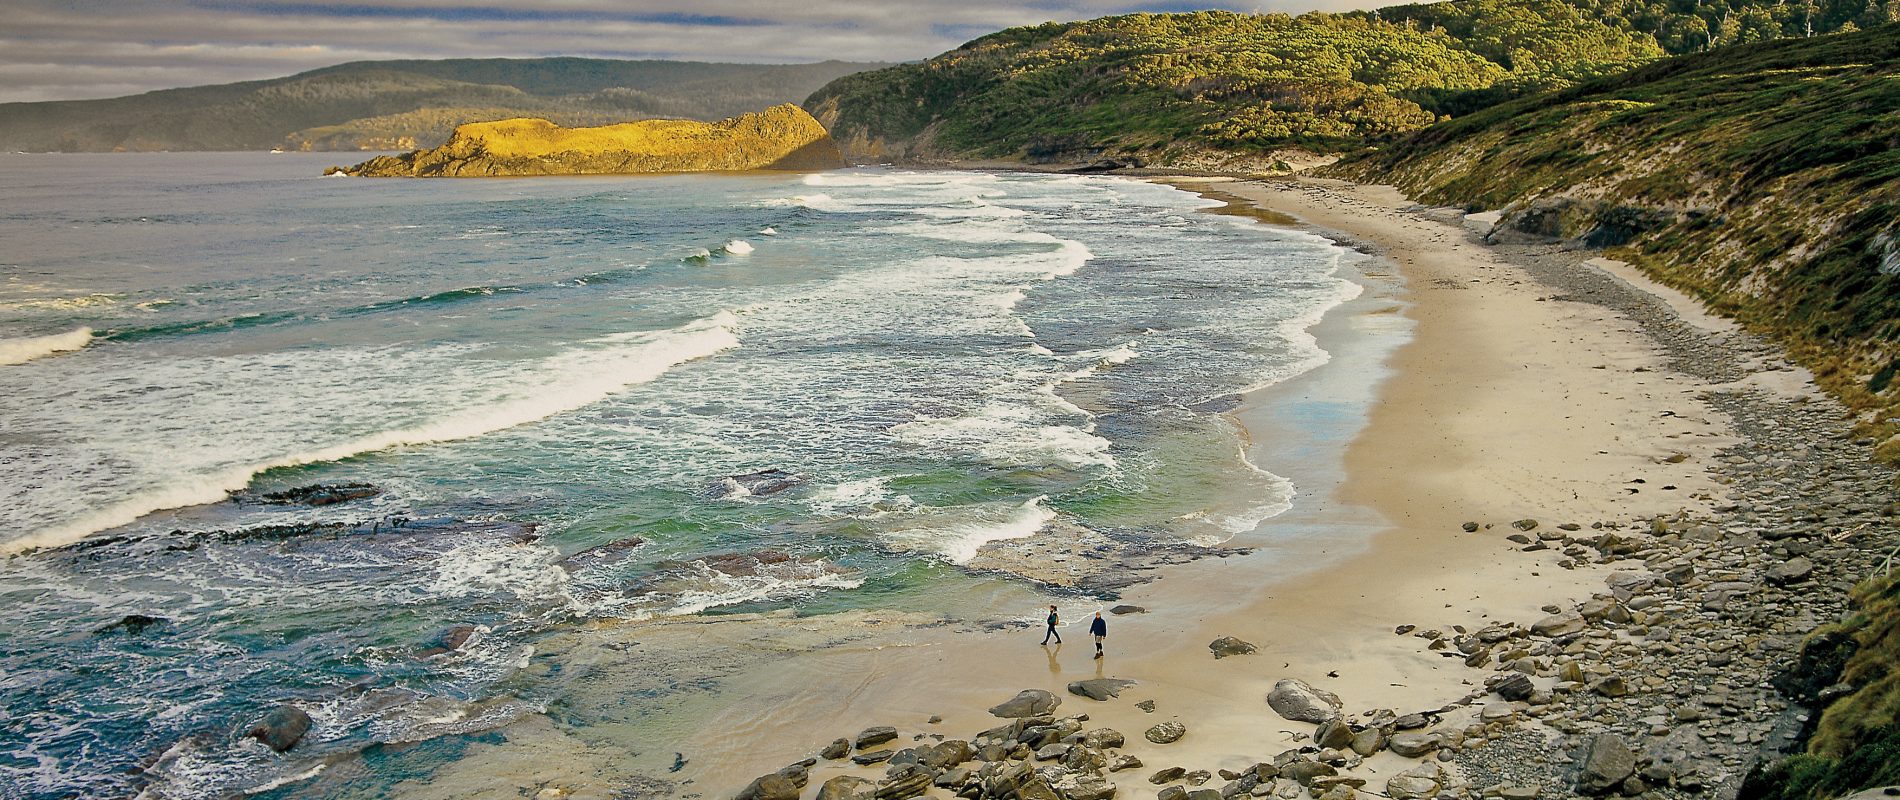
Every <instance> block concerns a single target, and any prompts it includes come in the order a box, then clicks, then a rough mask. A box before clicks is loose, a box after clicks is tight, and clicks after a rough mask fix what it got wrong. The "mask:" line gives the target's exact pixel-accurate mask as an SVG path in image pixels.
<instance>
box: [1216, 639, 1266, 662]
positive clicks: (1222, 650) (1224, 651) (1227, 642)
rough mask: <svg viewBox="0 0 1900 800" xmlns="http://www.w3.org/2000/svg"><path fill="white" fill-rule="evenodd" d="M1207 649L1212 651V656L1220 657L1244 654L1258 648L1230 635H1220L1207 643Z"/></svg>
mask: <svg viewBox="0 0 1900 800" xmlns="http://www.w3.org/2000/svg"><path fill="white" fill-rule="evenodd" d="M1207 649H1209V650H1212V651H1214V657H1215V658H1216V659H1220V658H1226V657H1228V656H1244V655H1247V654H1249V653H1253V652H1254V651H1256V650H1258V649H1259V648H1257V647H1254V646H1253V645H1252V644H1251V643H1248V642H1243V641H1241V640H1239V639H1236V638H1234V637H1232V636H1222V637H1220V638H1219V639H1215V640H1214V641H1213V642H1211V643H1209V644H1208V645H1207Z"/></svg>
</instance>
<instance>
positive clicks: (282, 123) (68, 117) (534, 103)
mask: <svg viewBox="0 0 1900 800" xmlns="http://www.w3.org/2000/svg"><path fill="white" fill-rule="evenodd" d="M883 66H886V65H884V64H870V63H851V62H843V61H826V62H822V63H817V64H790V65H771V64H767V65H761V64H717V63H701V62H687V61H618V60H608V59H593V58H533V59H502V58H493V59H448V60H439V61H359V62H353V63H349V64H340V65H337V66H334V67H326V68H323V69H317V70H312V71H309V72H304V73H300V74H297V75H292V76H289V77H286V78H276V79H272V80H262V81H245V82H242V83H230V84H223V85H218V86H198V87H192V88H186V89H167V90H163V91H156V92H147V93H145V94H140V95H133V96H130V97H119V98H113V99H109V100H72V101H55V102H41V103H5V104H0V150H23V151H27V152H45V151H62V152H105V151H113V150H130V151H159V150H269V149H274V148H282V149H286V150H412V149H415V148H418V147H433V146H435V145H439V144H441V143H442V142H444V141H446V140H447V139H448V137H449V134H450V133H451V132H452V131H453V130H454V129H455V126H457V125H460V124H463V123H466V122H485V121H490V120H496V119H504V118H509V117H543V118H546V119H549V120H552V121H554V122H555V123H557V124H561V125H567V126H580V125H605V124H610V123H615V122H627V121H631V120H639V119H653V118H681V119H699V120H716V119H723V118H726V117H732V116H737V115H739V114H743V113H747V112H753V111H758V110H760V109H763V108H767V107H769V106H773V105H777V104H780V103H788V102H789V103H797V102H799V101H802V100H804V99H805V97H806V96H808V95H810V94H811V93H812V92H813V91H815V90H816V89H818V88H819V87H821V86H824V85H825V84H827V83H829V82H831V81H832V80H834V79H836V78H838V77H841V76H844V75H848V74H851V73H854V72H860V71H863V70H866V69H875V68H879V67H883Z"/></svg>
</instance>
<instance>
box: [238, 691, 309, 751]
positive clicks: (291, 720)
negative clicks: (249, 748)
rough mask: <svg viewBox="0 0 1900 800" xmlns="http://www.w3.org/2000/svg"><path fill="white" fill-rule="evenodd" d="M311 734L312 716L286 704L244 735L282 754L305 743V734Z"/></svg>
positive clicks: (275, 709) (274, 709)
mask: <svg viewBox="0 0 1900 800" xmlns="http://www.w3.org/2000/svg"><path fill="white" fill-rule="evenodd" d="M309 732H310V715H309V714H305V713H304V711H303V709H301V708H298V707H296V706H293V705H291V704H289V703H285V704H283V705H280V706H278V707H276V708H273V709H271V712H270V713H269V714H267V715H265V716H264V719H263V721H262V722H259V723H257V725H255V726H253V727H252V728H251V729H250V731H248V732H246V733H245V734H244V735H245V736H249V737H251V738H253V739H256V740H258V741H260V742H263V743H264V746H265V747H268V748H270V749H272V750H275V751H277V752H279V753H282V752H284V751H286V750H289V749H290V748H292V747H296V746H297V743H298V742H300V741H303V737H304V734H306V733H309Z"/></svg>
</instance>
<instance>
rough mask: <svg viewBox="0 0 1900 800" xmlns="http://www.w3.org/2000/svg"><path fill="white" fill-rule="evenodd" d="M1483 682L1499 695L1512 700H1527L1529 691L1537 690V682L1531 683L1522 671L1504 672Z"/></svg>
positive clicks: (1529, 694) (1529, 695)
mask: <svg viewBox="0 0 1900 800" xmlns="http://www.w3.org/2000/svg"><path fill="white" fill-rule="evenodd" d="M1485 684H1486V687H1487V688H1489V689H1490V690H1491V691H1494V692H1497V693H1498V696H1499V697H1502V698H1504V699H1506V700H1510V701H1513V702H1516V701H1521V700H1529V699H1530V698H1531V693H1533V692H1535V691H1537V684H1535V683H1532V682H1531V678H1530V676H1529V675H1525V674H1524V673H1522V672H1511V673H1505V674H1502V675H1499V676H1496V677H1495V678H1493V679H1491V680H1487V681H1485Z"/></svg>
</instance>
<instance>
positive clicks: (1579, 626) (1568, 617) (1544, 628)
mask: <svg viewBox="0 0 1900 800" xmlns="http://www.w3.org/2000/svg"><path fill="white" fill-rule="evenodd" d="M1589 627H1590V623H1589V622H1588V621H1586V620H1585V619H1584V618H1583V617H1582V616H1581V615H1578V614H1552V615H1550V616H1548V617H1545V618H1543V619H1540V620H1538V621H1536V622H1534V623H1532V624H1531V633H1532V634H1535V635H1537V636H1548V637H1550V638H1552V639H1555V638H1557V637H1559V636H1569V635H1570V634H1573V633H1581V632H1583V631H1584V629H1586V628H1589Z"/></svg>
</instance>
